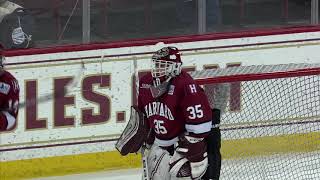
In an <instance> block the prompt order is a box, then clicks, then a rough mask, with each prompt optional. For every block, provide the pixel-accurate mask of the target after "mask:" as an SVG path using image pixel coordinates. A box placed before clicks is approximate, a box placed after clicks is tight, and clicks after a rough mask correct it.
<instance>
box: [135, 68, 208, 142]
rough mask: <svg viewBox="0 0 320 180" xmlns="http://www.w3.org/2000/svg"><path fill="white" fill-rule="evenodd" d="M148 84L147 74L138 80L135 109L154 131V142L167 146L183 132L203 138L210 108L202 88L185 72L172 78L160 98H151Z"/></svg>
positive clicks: (149, 83)
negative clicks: (143, 115)
mask: <svg viewBox="0 0 320 180" xmlns="http://www.w3.org/2000/svg"><path fill="white" fill-rule="evenodd" d="M152 84H153V79H152V76H151V74H150V73H148V74H146V75H145V76H143V77H142V78H141V79H140V82H139V96H138V107H139V109H140V110H141V111H142V112H144V114H145V116H146V117H147V120H148V124H149V126H150V127H151V128H152V129H153V131H154V132H155V141H154V143H156V144H158V145H159V146H164V147H166V146H171V145H173V144H175V143H176V142H177V141H178V137H179V136H180V135H183V134H184V133H185V132H188V133H189V134H191V135H193V136H196V137H205V136H206V135H207V133H208V132H209V131H210V130H211V127H212V122H211V119H212V116H211V109H210V105H209V102H208V100H207V97H206V95H205V93H204V91H203V89H202V88H201V87H200V86H199V85H197V84H196V82H195V81H194V80H193V79H192V77H191V76H190V75H189V74H188V73H187V72H184V71H182V72H181V74H180V75H179V76H177V77H175V78H173V79H172V80H171V83H170V85H169V87H168V91H167V92H166V93H165V94H163V95H162V96H161V97H160V98H157V99H155V98H153V97H152V94H151V91H150V87H151V86H152Z"/></svg>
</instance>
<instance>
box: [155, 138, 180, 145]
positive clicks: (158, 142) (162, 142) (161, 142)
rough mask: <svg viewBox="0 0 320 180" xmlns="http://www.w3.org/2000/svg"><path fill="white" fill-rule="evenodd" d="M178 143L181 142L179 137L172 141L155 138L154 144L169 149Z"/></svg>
mask: <svg viewBox="0 0 320 180" xmlns="http://www.w3.org/2000/svg"><path fill="white" fill-rule="evenodd" d="M178 141H179V138H178V137H175V138H173V139H170V140H161V139H158V138H155V140H154V144H156V145H158V146H161V147H168V146H171V145H174V144H176V143H177V142H178Z"/></svg>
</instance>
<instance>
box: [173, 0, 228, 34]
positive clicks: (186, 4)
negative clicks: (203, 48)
mask: <svg viewBox="0 0 320 180" xmlns="http://www.w3.org/2000/svg"><path fill="white" fill-rule="evenodd" d="M205 1H206V26H207V31H217V30H219V28H220V26H221V22H222V17H221V16H222V15H221V7H220V0H205ZM197 3H198V0H176V14H177V20H178V23H179V24H181V25H183V26H187V27H189V26H190V25H193V26H197V25H196V24H197V21H198V20H197ZM195 28H196V27H195Z"/></svg>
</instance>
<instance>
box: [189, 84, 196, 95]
mask: <svg viewBox="0 0 320 180" xmlns="http://www.w3.org/2000/svg"><path fill="white" fill-rule="evenodd" d="M189 88H190V92H191V93H196V92H197V88H196V85H195V84H190V85H189Z"/></svg>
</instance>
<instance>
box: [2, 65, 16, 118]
mask: <svg viewBox="0 0 320 180" xmlns="http://www.w3.org/2000/svg"><path fill="white" fill-rule="evenodd" d="M19 92H20V89H19V84H18V81H17V80H16V78H15V77H14V76H13V75H12V74H10V73H9V72H7V71H4V73H3V74H2V75H0V110H1V111H2V112H3V115H4V119H5V120H8V118H14V120H15V119H16V118H17V116H18V111H19ZM6 113H8V114H10V115H11V116H10V115H6ZM2 120H3V118H2Z"/></svg>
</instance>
